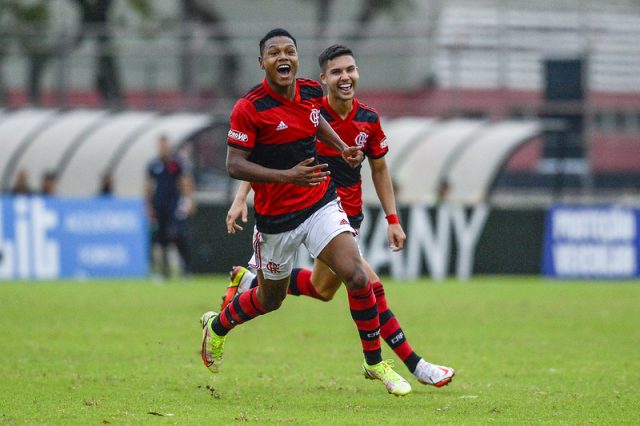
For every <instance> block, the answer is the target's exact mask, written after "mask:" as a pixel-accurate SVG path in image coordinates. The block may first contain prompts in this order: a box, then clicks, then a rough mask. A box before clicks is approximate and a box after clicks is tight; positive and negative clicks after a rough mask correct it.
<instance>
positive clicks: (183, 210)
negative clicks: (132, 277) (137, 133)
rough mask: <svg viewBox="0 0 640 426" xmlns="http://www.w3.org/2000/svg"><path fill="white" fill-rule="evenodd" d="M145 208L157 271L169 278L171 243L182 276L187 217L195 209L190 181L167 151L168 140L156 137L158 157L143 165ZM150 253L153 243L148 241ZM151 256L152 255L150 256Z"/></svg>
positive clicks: (187, 264) (185, 268)
mask: <svg viewBox="0 0 640 426" xmlns="http://www.w3.org/2000/svg"><path fill="white" fill-rule="evenodd" d="M145 192H146V196H147V211H148V214H149V222H150V223H151V224H152V243H154V244H158V245H159V246H160V249H161V262H160V265H159V268H160V271H161V273H162V275H163V276H164V277H165V278H169V277H170V275H171V273H170V265H169V252H168V249H169V245H170V244H173V245H175V247H176V249H177V250H178V254H179V255H180V258H181V262H182V265H181V266H182V271H181V272H182V273H183V275H187V274H189V272H190V270H189V267H190V250H189V245H188V219H189V217H191V215H193V213H194V211H195V204H194V201H193V181H192V177H191V174H190V173H189V172H188V171H187V170H185V167H184V165H183V164H182V162H181V161H180V160H179V159H178V158H177V157H175V156H174V155H173V154H172V152H171V147H170V146H169V140H168V138H167V137H166V136H164V135H163V136H160V139H159V141H158V157H157V158H155V159H153V160H152V161H151V162H150V163H149V165H148V167H147V179H146V191H145ZM152 253H153V244H152ZM152 259H153V256H152Z"/></svg>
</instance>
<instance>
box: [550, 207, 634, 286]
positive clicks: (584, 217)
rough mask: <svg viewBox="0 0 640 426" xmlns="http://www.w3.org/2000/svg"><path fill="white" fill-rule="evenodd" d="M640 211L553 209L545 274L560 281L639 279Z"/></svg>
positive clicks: (623, 208)
mask: <svg viewBox="0 0 640 426" xmlns="http://www.w3.org/2000/svg"><path fill="white" fill-rule="evenodd" d="M639 227H640V209H633V208H630V207H622V206H595V207H587V206H570V205H561V206H554V207H552V208H551V209H550V210H549V211H548V212H547V220H546V224H545V235H544V246H543V250H544V251H543V256H542V273H543V274H544V275H546V276H549V277H558V278H600V279H613V278H615V279H622V278H637V277H639V276H640V270H639V268H638V265H639V264H640V232H638V229H639Z"/></svg>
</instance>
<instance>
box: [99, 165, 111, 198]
mask: <svg viewBox="0 0 640 426" xmlns="http://www.w3.org/2000/svg"><path fill="white" fill-rule="evenodd" d="M98 195H99V196H102V197H110V196H111V195H113V174H112V173H111V171H109V170H108V171H106V172H104V173H103V174H102V177H101V178H100V187H99V188H98Z"/></svg>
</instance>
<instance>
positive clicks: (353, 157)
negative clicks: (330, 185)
mask: <svg viewBox="0 0 640 426" xmlns="http://www.w3.org/2000/svg"><path fill="white" fill-rule="evenodd" d="M342 158H343V159H344V161H346V162H347V164H349V165H350V166H351V168H354V169H355V168H356V167H358V166H359V165H360V164H362V162H363V161H364V153H363V152H362V151H361V150H360V148H358V147H357V146H348V147H346V148H345V149H344V151H342Z"/></svg>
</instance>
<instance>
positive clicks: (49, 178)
mask: <svg viewBox="0 0 640 426" xmlns="http://www.w3.org/2000/svg"><path fill="white" fill-rule="evenodd" d="M57 185H58V175H57V174H56V172H53V171H48V172H45V173H44V174H43V175H42V183H41V184H40V194H41V195H56V191H57Z"/></svg>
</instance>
